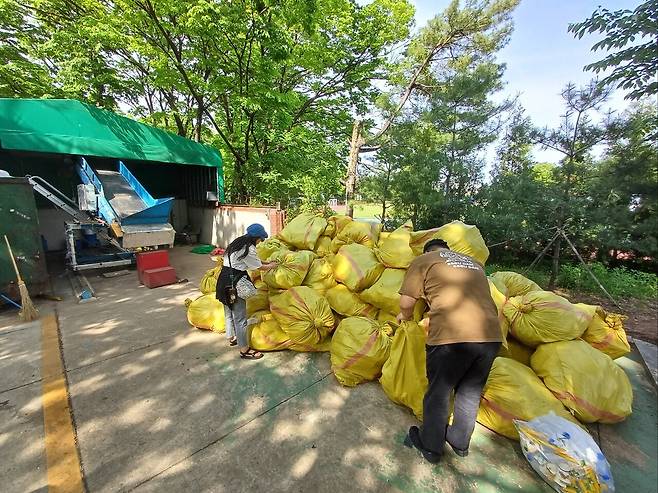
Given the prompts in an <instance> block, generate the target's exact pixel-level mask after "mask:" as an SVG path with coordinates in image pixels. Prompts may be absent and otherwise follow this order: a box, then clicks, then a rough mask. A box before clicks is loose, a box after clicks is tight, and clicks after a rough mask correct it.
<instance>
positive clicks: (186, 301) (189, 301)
mask: <svg viewBox="0 0 658 493" xmlns="http://www.w3.org/2000/svg"><path fill="white" fill-rule="evenodd" d="M183 303H185V308H187V307H188V306H190V303H192V299H191V298H185V301H184V302H183Z"/></svg>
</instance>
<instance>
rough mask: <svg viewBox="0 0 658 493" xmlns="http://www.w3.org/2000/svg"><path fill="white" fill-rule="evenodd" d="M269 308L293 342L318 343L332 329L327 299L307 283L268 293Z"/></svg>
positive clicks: (331, 315) (331, 317) (332, 320)
mask: <svg viewBox="0 0 658 493" xmlns="http://www.w3.org/2000/svg"><path fill="white" fill-rule="evenodd" d="M270 310H271V312H272V315H274V318H275V319H276V320H277V322H279V324H280V325H281V328H282V329H283V331H284V332H285V333H286V334H288V337H290V339H291V340H292V341H293V342H294V343H296V344H306V345H313V344H318V343H320V342H321V341H322V340H323V339H325V337H326V336H327V335H328V334H329V333H330V332H331V331H333V330H334V316H333V314H332V312H331V307H330V306H329V303H328V302H327V300H326V299H325V298H323V297H322V296H320V295H319V294H318V293H316V292H315V291H313V290H312V289H311V288H309V287H307V286H298V287H294V288H290V289H288V290H287V291H284V292H283V293H282V294H279V295H276V296H271V297H270Z"/></svg>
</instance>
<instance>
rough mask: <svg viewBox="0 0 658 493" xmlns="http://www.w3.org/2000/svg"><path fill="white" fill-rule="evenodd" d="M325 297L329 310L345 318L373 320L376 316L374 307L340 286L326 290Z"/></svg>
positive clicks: (345, 287)
mask: <svg viewBox="0 0 658 493" xmlns="http://www.w3.org/2000/svg"><path fill="white" fill-rule="evenodd" d="M325 296H326V297H327V301H328V302H329V305H330V306H331V308H332V309H333V310H334V311H335V312H337V313H340V314H341V315H344V316H346V317H367V318H375V317H376V316H377V308H376V307H374V306H372V305H369V304H368V303H365V302H364V301H362V300H361V298H359V296H358V295H357V294H356V293H353V292H352V291H350V290H349V288H348V287H347V286H343V285H342V284H338V285H336V286H334V287H333V288H331V289H329V290H327V293H326V295H325Z"/></svg>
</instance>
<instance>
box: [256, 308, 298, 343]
mask: <svg viewBox="0 0 658 493" xmlns="http://www.w3.org/2000/svg"><path fill="white" fill-rule="evenodd" d="M291 344H292V341H291V340H290V337H288V334H286V333H285V332H284V331H283V330H282V329H281V326H280V325H279V322H277V321H276V319H275V318H274V317H273V316H272V314H271V313H268V312H266V313H265V314H264V315H262V316H261V317H260V322H258V323H256V324H254V325H252V326H250V327H249V345H250V347H252V348H253V349H256V350H258V351H280V350H282V349H288V348H289V347H290V345H291Z"/></svg>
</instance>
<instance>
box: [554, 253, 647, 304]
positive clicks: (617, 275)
mask: <svg viewBox="0 0 658 493" xmlns="http://www.w3.org/2000/svg"><path fill="white" fill-rule="evenodd" d="M589 267H590V269H591V270H592V272H593V273H594V275H595V276H596V277H597V278H598V280H599V281H600V282H601V284H602V285H603V286H604V287H605V288H606V289H607V290H608V292H609V293H610V294H611V295H612V296H619V297H624V298H646V299H650V298H653V299H655V298H656V296H658V277H657V276H656V275H655V274H650V273H648V272H640V271H637V270H629V269H626V268H623V267H615V268H613V269H608V268H606V266H605V265H603V264H601V263H599V262H595V263H592V264H589ZM560 286H563V287H565V288H569V289H575V290H578V291H584V292H589V293H601V288H599V286H598V285H597V284H596V282H595V281H594V280H593V279H592V277H591V276H590V275H589V273H587V271H586V269H585V268H584V267H583V266H582V265H563V266H562V268H561V270H560Z"/></svg>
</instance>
